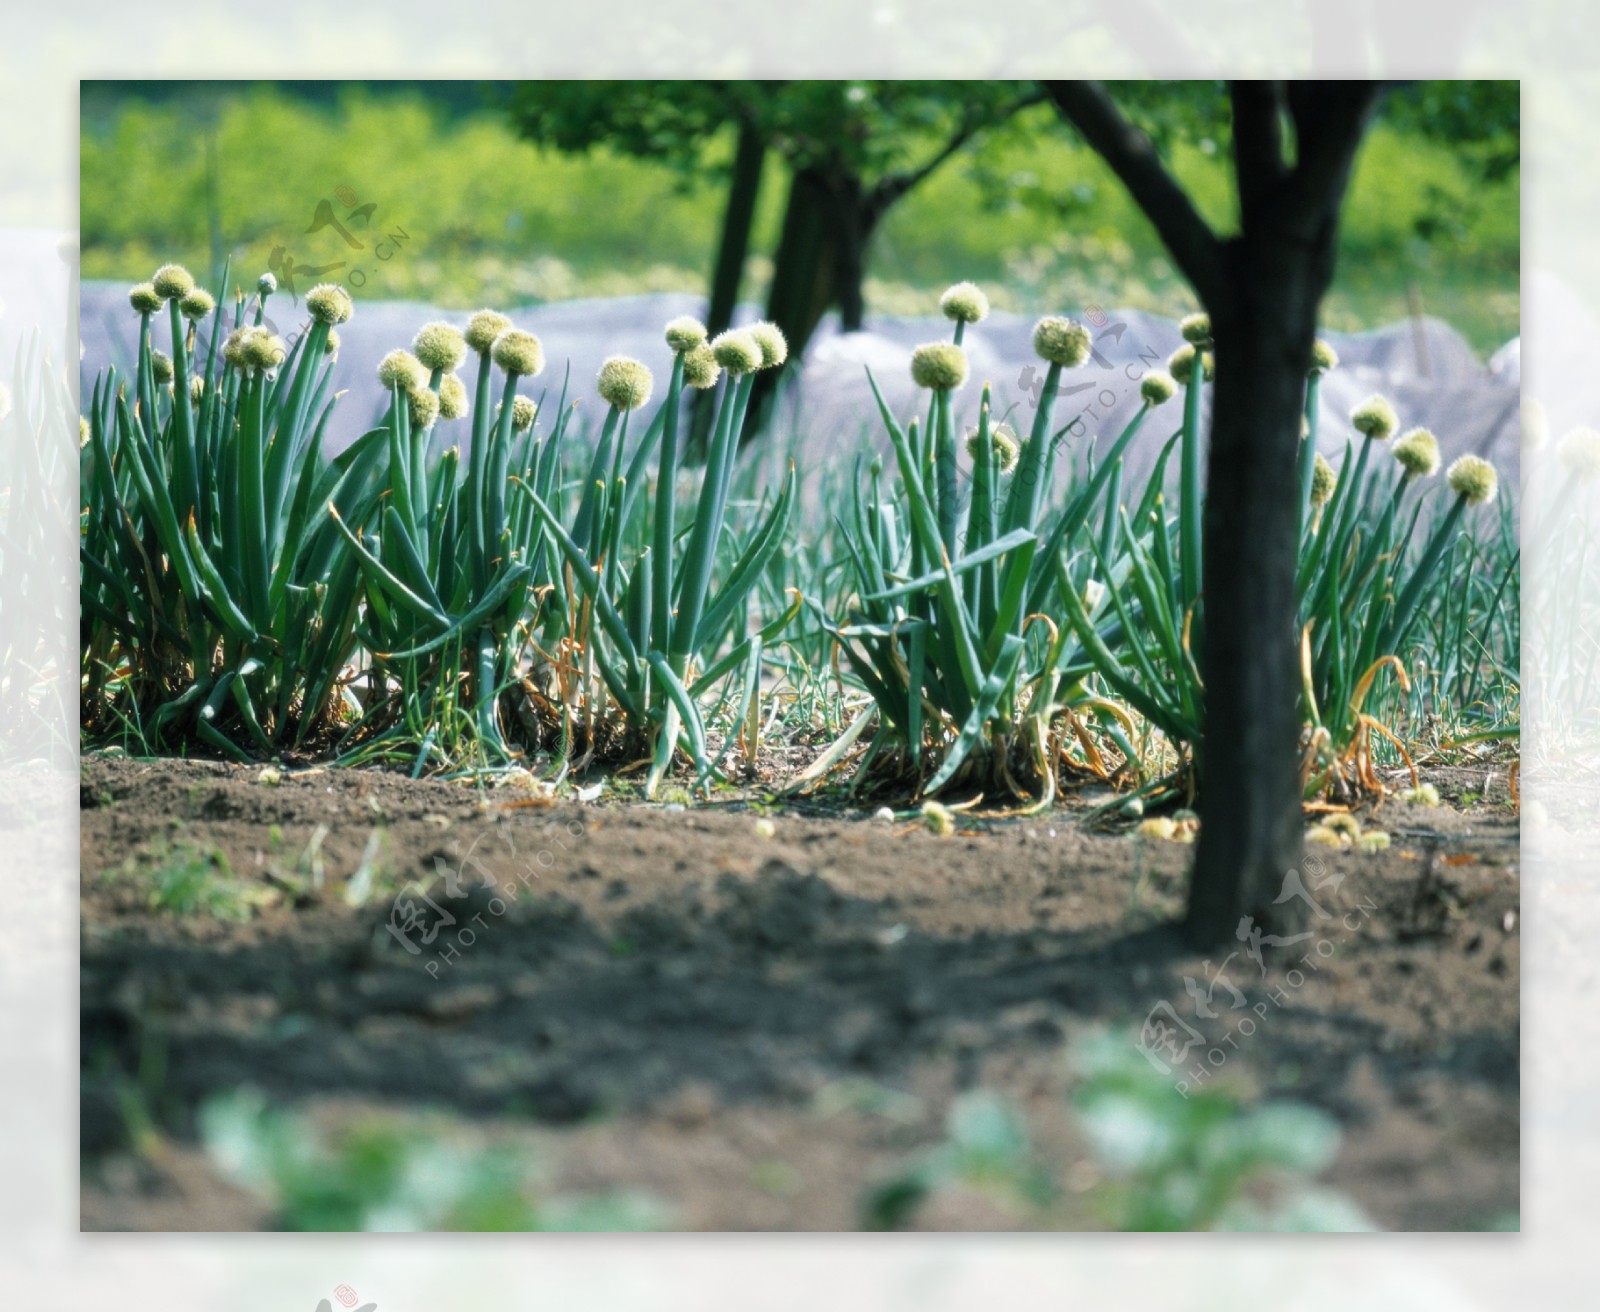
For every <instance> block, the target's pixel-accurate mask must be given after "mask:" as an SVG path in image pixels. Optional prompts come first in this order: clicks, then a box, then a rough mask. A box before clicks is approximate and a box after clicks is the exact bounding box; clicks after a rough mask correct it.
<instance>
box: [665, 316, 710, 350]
mask: <svg viewBox="0 0 1600 1312" xmlns="http://www.w3.org/2000/svg"><path fill="white" fill-rule="evenodd" d="M665 331H666V337H667V345H668V346H670V347H671V348H672V350H673V353H674V354H676V355H687V354H688V353H689V352H690V351H692V350H694V349H695V347H697V346H703V345H704V344H705V340H706V326H705V324H703V323H701V322H700V320H698V319H696V318H695V317H694V316H693V315H692V314H680V315H679V316H678V317H677V318H676V319H672V320H669V321H668V323H667V327H666V330H665Z"/></svg>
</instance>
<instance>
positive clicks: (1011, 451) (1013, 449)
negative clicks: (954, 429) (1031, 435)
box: [967, 424, 1022, 474]
mask: <svg viewBox="0 0 1600 1312" xmlns="http://www.w3.org/2000/svg"><path fill="white" fill-rule="evenodd" d="M989 449H990V450H991V451H993V452H994V466H995V468H996V469H998V470H999V471H1000V472H1001V473H1002V474H1009V473H1010V472H1011V471H1012V470H1013V469H1015V468H1016V467H1017V457H1018V455H1020V454H1021V452H1022V444H1021V443H1020V442H1018V441H1017V433H1016V430H1015V429H1014V428H1012V427H1011V425H1010V424H995V425H994V426H993V427H991V428H990V429H989ZM978 450H979V448H978V430H977V429H976V428H969V429H967V454H968V455H969V456H971V457H972V458H973V459H974V460H976V459H977V458H978Z"/></svg>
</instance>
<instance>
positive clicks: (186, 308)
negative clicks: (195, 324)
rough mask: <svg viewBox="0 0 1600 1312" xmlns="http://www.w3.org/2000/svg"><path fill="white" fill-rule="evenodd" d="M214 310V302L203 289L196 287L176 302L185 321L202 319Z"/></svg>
mask: <svg viewBox="0 0 1600 1312" xmlns="http://www.w3.org/2000/svg"><path fill="white" fill-rule="evenodd" d="M216 308H217V303H216V301H215V300H213V299H212V296H211V293H210V292H208V291H206V290H205V288H203V287H196V288H195V289H194V290H193V291H192V292H190V293H189V294H188V295H187V296H185V297H184V298H183V299H182V300H181V301H179V302H178V309H179V311H180V312H181V313H182V314H183V317H184V318H185V319H204V318H205V317H206V316H207V315H208V314H210V313H211V311H213V310H214V309H216Z"/></svg>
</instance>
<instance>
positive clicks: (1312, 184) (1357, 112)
mask: <svg viewBox="0 0 1600 1312" xmlns="http://www.w3.org/2000/svg"><path fill="white" fill-rule="evenodd" d="M1387 89H1388V84H1387V83H1384V82H1291V83H1290V84H1289V87H1288V102H1289V116H1290V117H1291V118H1292V119H1293V120H1294V131H1295V143H1296V151H1295V156H1296V158H1295V167H1294V174H1293V176H1292V178H1291V179H1290V182H1289V188H1288V196H1289V203H1288V205H1287V206H1286V211H1287V212H1286V213H1285V214H1284V215H1283V218H1284V219H1285V220H1286V221H1287V222H1289V223H1290V224H1291V225H1293V227H1294V228H1295V230H1296V233H1297V235H1300V236H1304V237H1308V238H1310V237H1314V236H1315V235H1316V233H1315V230H1316V229H1317V228H1318V227H1320V225H1321V223H1322V222H1323V219H1324V216H1326V215H1327V214H1328V213H1329V212H1330V210H1331V211H1333V212H1334V213H1337V211H1338V208H1339V204H1340V202H1341V201H1342V199H1343V197H1344V193H1345V188H1346V187H1347V186H1348V185H1349V182H1350V168H1351V165H1353V164H1354V163H1355V157H1356V150H1357V148H1358V147H1359V146H1360V145H1361V139H1362V137H1363V136H1364V135H1365V134H1366V130H1367V123H1368V120H1369V119H1370V118H1371V117H1372V112H1373V110H1374V109H1376V108H1377V106H1378V102H1379V101H1380V100H1381V99H1382V98H1383V94H1384V92H1385V91H1386V90H1387Z"/></svg>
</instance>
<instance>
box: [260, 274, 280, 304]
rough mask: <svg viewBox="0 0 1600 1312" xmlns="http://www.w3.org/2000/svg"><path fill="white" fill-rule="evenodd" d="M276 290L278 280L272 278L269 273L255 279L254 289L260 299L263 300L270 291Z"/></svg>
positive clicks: (270, 293)
mask: <svg viewBox="0 0 1600 1312" xmlns="http://www.w3.org/2000/svg"><path fill="white" fill-rule="evenodd" d="M277 290H278V280H277V279H276V278H274V277H273V276H272V275H271V274H270V273H264V274H262V275H261V276H260V277H259V278H257V279H256V291H257V292H259V293H260V294H261V299H262V300H265V299H266V298H267V297H269V296H271V295H272V293H273V292H275V291H277Z"/></svg>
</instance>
